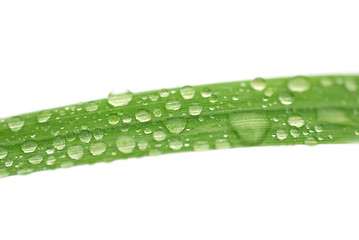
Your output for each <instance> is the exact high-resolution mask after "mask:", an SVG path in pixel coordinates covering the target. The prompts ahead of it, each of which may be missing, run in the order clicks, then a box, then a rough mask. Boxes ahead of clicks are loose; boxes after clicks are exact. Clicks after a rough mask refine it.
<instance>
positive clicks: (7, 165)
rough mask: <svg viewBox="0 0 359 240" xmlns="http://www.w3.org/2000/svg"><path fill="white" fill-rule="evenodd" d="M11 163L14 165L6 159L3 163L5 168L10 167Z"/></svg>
mask: <svg viewBox="0 0 359 240" xmlns="http://www.w3.org/2000/svg"><path fill="white" fill-rule="evenodd" d="M13 163H14V161H13V160H11V159H7V160H5V161H4V165H5V167H11V166H12V164H13Z"/></svg>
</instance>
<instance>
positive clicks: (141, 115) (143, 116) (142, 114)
mask: <svg viewBox="0 0 359 240" xmlns="http://www.w3.org/2000/svg"><path fill="white" fill-rule="evenodd" d="M136 119H137V120H138V121H140V122H148V121H150V120H151V119H152V116H151V114H150V113H149V112H147V111H146V110H139V111H138V112H137V113H136Z"/></svg>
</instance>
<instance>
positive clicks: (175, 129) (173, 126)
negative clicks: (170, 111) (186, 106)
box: [165, 118, 187, 134]
mask: <svg viewBox="0 0 359 240" xmlns="http://www.w3.org/2000/svg"><path fill="white" fill-rule="evenodd" d="M186 124H187V121H186V120H185V119H183V118H172V119H169V120H167V121H166V122H165V125H166V127H167V129H168V131H170V132H171V133H173V134H179V133H181V132H182V131H183V129H184V128H185V127H186Z"/></svg>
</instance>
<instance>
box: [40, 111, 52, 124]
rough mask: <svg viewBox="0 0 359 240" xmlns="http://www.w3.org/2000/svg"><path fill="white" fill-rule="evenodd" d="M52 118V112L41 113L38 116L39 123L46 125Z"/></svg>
mask: <svg viewBox="0 0 359 240" xmlns="http://www.w3.org/2000/svg"><path fill="white" fill-rule="evenodd" d="M50 117H51V112H50V111H42V112H39V115H38V116H37V121H38V122H39V123H44V122H47V121H48V120H49V119H50Z"/></svg>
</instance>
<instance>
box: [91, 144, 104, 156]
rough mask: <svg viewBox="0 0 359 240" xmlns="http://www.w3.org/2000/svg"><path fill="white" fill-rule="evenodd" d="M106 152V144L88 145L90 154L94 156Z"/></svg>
mask: <svg viewBox="0 0 359 240" xmlns="http://www.w3.org/2000/svg"><path fill="white" fill-rule="evenodd" d="M105 151H106V144H104V143H103V142H101V141H100V142H93V143H91V144H90V153H91V154H92V155H94V156H98V155H101V154H103V153H104V152H105Z"/></svg>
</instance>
